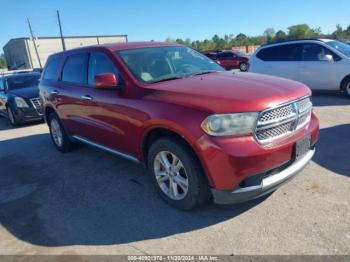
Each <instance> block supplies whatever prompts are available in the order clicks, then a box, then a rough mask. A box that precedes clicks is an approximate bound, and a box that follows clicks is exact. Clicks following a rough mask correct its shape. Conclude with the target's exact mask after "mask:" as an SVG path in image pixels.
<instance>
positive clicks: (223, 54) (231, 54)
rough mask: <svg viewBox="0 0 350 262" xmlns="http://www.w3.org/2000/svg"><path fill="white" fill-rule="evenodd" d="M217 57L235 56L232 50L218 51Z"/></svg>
mask: <svg viewBox="0 0 350 262" xmlns="http://www.w3.org/2000/svg"><path fill="white" fill-rule="evenodd" d="M217 57H218V58H227V57H233V53H231V52H222V53H218V55H217Z"/></svg>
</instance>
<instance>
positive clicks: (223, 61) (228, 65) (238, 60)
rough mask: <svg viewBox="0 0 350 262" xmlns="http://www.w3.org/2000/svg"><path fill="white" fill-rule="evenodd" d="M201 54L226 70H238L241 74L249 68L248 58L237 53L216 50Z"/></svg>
mask: <svg viewBox="0 0 350 262" xmlns="http://www.w3.org/2000/svg"><path fill="white" fill-rule="evenodd" d="M203 54H204V55H206V56H207V57H209V58H210V59H212V60H214V61H215V62H216V63H218V64H219V65H221V66H222V67H223V68H225V69H226V70H231V69H240V70H241V71H242V72H245V71H247V70H248V67H249V64H248V60H249V58H248V57H247V56H246V55H245V54H243V53H241V52H239V51H233V50H216V51H210V52H203Z"/></svg>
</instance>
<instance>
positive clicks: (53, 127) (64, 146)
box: [48, 113, 74, 153]
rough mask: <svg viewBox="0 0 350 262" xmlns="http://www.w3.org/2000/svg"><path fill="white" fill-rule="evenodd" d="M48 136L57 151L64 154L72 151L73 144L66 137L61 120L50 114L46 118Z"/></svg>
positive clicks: (54, 114)
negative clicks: (48, 130)
mask: <svg viewBox="0 0 350 262" xmlns="http://www.w3.org/2000/svg"><path fill="white" fill-rule="evenodd" d="M48 125H49V129H50V136H51V139H52V142H53V144H54V145H55V147H56V148H57V150H59V151H61V152H63V153H66V152H69V151H72V150H73V149H74V144H73V142H72V141H71V140H70V138H69V136H68V135H67V133H66V131H65V129H64V127H63V125H62V123H61V120H60V119H59V117H58V115H57V114H56V113H51V114H50V115H49V118H48Z"/></svg>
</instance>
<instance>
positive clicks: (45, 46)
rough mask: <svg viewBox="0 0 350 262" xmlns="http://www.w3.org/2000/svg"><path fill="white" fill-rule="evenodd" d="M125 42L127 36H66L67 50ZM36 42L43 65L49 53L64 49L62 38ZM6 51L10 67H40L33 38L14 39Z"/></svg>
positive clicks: (38, 39)
mask: <svg viewBox="0 0 350 262" xmlns="http://www.w3.org/2000/svg"><path fill="white" fill-rule="evenodd" d="M125 42H127V36H89V37H66V38H65V44H66V49H67V50H69V49H73V48H78V47H82V46H89V45H97V44H106V43H125ZM35 43H36V46H37V49H38V53H39V57H40V61H41V65H42V66H44V65H45V63H46V60H47V58H48V56H49V55H51V54H54V53H57V52H61V51H63V48H62V41H61V38H54V37H52V38H50V37H47V38H36V39H35ZM4 53H5V58H6V61H7V62H8V65H9V66H10V67H15V66H18V65H19V64H20V63H26V65H25V66H24V67H22V68H35V67H40V65H39V61H38V59H37V55H36V53H35V47H34V42H33V40H32V39H29V38H21V39H12V40H10V41H9V42H8V43H7V44H6V45H5V47H4Z"/></svg>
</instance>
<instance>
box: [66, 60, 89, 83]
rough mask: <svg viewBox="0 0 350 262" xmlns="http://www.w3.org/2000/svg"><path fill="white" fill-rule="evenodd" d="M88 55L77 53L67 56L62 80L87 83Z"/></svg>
mask: <svg viewBox="0 0 350 262" xmlns="http://www.w3.org/2000/svg"><path fill="white" fill-rule="evenodd" d="M86 69H87V55H86V54H77V55H71V56H69V57H68V58H67V60H66V63H65V64H64V67H63V72H62V81H65V82H70V83H75V84H86Z"/></svg>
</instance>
